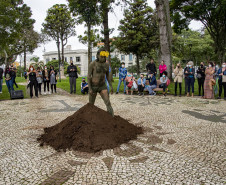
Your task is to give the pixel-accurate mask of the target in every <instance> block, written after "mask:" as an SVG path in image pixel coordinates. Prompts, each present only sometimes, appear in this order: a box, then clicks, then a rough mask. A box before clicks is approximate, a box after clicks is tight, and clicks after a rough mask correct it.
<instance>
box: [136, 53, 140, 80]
mask: <svg viewBox="0 0 226 185" xmlns="http://www.w3.org/2000/svg"><path fill="white" fill-rule="evenodd" d="M136 63H137V76H140V62H139V56H138V54H137V55H136Z"/></svg>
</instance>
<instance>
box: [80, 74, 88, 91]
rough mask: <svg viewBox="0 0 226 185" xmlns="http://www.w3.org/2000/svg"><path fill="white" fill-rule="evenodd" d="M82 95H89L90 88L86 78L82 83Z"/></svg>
mask: <svg viewBox="0 0 226 185" xmlns="http://www.w3.org/2000/svg"><path fill="white" fill-rule="evenodd" d="M81 93H82V94H86V93H87V94H88V93H89V86H88V83H87V82H86V79H85V78H82V83H81Z"/></svg>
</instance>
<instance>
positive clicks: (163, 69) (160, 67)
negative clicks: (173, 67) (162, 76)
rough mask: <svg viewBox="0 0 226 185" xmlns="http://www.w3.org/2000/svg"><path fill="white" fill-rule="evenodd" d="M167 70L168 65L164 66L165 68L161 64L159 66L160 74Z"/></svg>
mask: <svg viewBox="0 0 226 185" xmlns="http://www.w3.org/2000/svg"><path fill="white" fill-rule="evenodd" d="M166 70H167V66H166V64H164V65H163V66H162V65H161V64H160V65H159V72H160V73H163V71H166Z"/></svg>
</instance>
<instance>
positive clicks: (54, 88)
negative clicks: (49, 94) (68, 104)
mask: <svg viewBox="0 0 226 185" xmlns="http://www.w3.org/2000/svg"><path fill="white" fill-rule="evenodd" d="M53 85H54V90H55V93H56V84H53Z"/></svg>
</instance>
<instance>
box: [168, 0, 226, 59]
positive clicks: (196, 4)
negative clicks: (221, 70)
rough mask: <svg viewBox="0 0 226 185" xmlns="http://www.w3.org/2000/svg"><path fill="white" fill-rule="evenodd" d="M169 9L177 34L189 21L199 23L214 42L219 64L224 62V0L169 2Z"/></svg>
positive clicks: (225, 11)
mask: <svg viewBox="0 0 226 185" xmlns="http://www.w3.org/2000/svg"><path fill="white" fill-rule="evenodd" d="M170 8H171V10H172V11H171V12H172V18H173V23H174V26H173V28H174V30H175V32H177V33H180V31H181V30H182V29H184V28H188V25H189V23H190V21H191V20H196V21H201V22H202V24H203V25H204V27H205V28H206V29H207V30H208V32H209V34H210V35H211V37H212V39H213V40H214V47H215V53H216V54H217V55H218V61H219V63H222V62H224V61H225V48H226V4H225V0H205V1H204V0H170Z"/></svg>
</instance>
